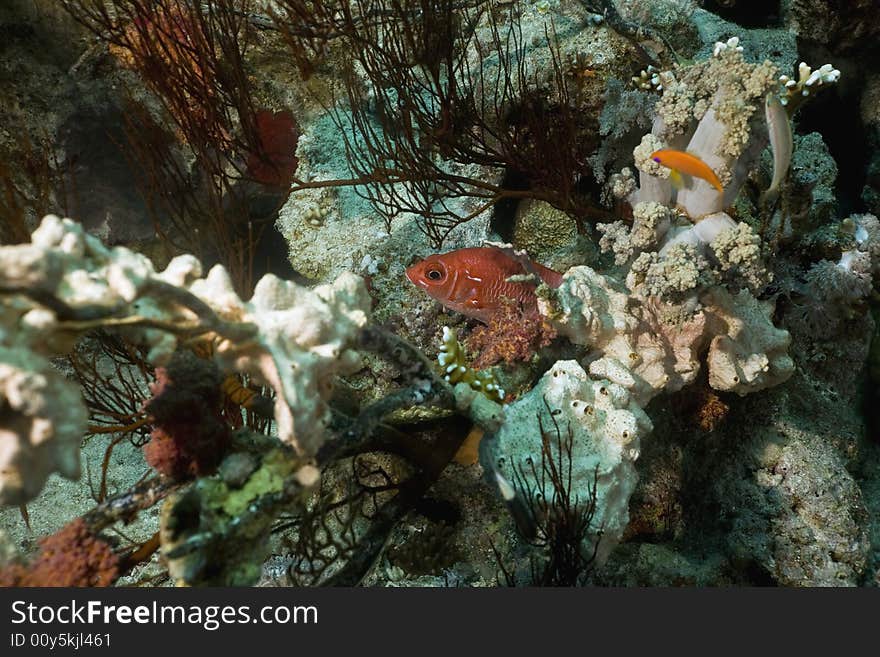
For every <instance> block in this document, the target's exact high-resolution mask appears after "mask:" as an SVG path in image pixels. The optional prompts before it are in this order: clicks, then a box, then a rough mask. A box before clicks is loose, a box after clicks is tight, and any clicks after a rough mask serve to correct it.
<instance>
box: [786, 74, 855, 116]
mask: <svg viewBox="0 0 880 657" xmlns="http://www.w3.org/2000/svg"><path fill="white" fill-rule="evenodd" d="M838 80H840V71H838V70H837V69H836V68H834V67H833V66H832V65H831V64H823V65H822V66H820V67H819V68H818V69H816V70H815V71H814V70H813V69H812V68H811V67H810V66H809V65H808V64H807V63H806V62H801V63H800V64H799V65H798V79H797V80H793V79H791V78H790V77H788V76H787V75H780V76H779V84H781V85H782V87H783V89H784V92H783V95H782V97H781V98H780V101H781V102H782V104H783V105H786V106H788V107H789V112H793V111H794V109H795V107H796V106H797V105H798V104H800V102H801V101H802V100H803V99H804V98H806V97H807V96H809V95H810V94H811V93H814V92H815V90H816V89H818V88H819V87H822V86H823V85H829V84H834V83H836V82H837V81H838Z"/></svg>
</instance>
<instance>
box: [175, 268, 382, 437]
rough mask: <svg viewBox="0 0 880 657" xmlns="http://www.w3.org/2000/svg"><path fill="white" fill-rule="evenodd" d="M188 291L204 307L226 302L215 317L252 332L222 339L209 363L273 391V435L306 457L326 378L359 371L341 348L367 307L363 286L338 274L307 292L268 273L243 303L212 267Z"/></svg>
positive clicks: (322, 413)
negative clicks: (250, 327) (218, 300)
mask: <svg viewBox="0 0 880 657" xmlns="http://www.w3.org/2000/svg"><path fill="white" fill-rule="evenodd" d="M190 289H191V291H192V292H193V293H194V294H195V295H196V296H197V297H199V298H201V299H204V300H205V301H206V302H208V303H209V305H210V299H211V298H226V299H227V303H226V304H224V305H225V307H224V308H223V312H221V313H220V315H221V317H224V316H230V317H235V318H236V320H237V321H239V322H245V323H249V324H253V325H254V326H255V327H256V328H257V331H256V334H255V335H254V337H253V338H251V339H250V340H244V341H241V340H236V339H232V338H224V339H221V340H220V341H219V342H218V343H217V344H216V346H215V348H214V359H215V360H216V361H218V363H219V365H220V366H221V368H226V369H234V370H235V371H237V372H243V373H247V374H249V375H251V376H253V377H255V379H256V380H258V381H260V382H263V383H265V384H266V385H268V386H270V387H271V388H272V389H273V390H274V391H275V393H276V398H275V422H276V423H277V427H276V430H277V432H278V437H279V438H281V440H283V441H284V442H287V443H289V444H291V445H293V446H294V447H295V448H297V449H298V450H299V451H301V452H305V453H306V454H313V453H314V452H315V451H316V450H317V448H318V447H319V446H320V445H321V443H322V442H323V440H324V431H323V429H324V424H325V421H326V420H327V415H328V412H329V411H328V408H327V405H326V400H328V399H329V397H330V394H331V392H332V383H333V377H334V376H336V375H337V374H348V373H350V372H352V371H354V370H356V369H357V368H358V367H359V365H360V361H359V358H358V356H357V354H356V353H355V352H354V351H353V350H351V349H349V348H348V347H349V345H350V344H351V343H352V342H353V341H354V339H355V336H356V335H357V331H358V329H360V328H361V327H363V326H364V325H365V324H366V320H367V315H366V309H367V308H369V305H370V303H369V297H368V295H367V292H366V289H365V287H364V283H363V280H362V279H361V278H360V277H358V276H355V275H354V274H350V273H343V274H341V275H340V276H339V277H338V278H337V279H336V281H335V282H334V283H332V284H330V285H320V286H318V287H316V288H314V289H309V288H306V287H303V286H300V285H297V284H296V283H292V282H290V281H285V280H281V279H280V278H278V277H277V276H274V275H272V274H267V275H265V276H264V277H263V278H261V279H260V280H259V281H258V282H257V285H256V287H255V288H254V294H253V296H252V297H251V299H250V300H249V301H247V302H244V301H241V300H240V299H238V297H237V296H236V295H235V291H234V290H233V288H232V282H231V280H230V279H229V276H228V275H227V274H226V271H225V270H224V269H223V268H222V267H214V268H212V269H211V271H210V272H209V273H208V276H207V278H205V279H199V280H197V281H194V282H193V284H192V286H191V287H190Z"/></svg>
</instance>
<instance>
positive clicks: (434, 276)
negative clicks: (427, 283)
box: [425, 269, 443, 281]
mask: <svg viewBox="0 0 880 657" xmlns="http://www.w3.org/2000/svg"><path fill="white" fill-rule="evenodd" d="M425 276H427V277H428V278H430V279H431V280H432V281H439V280H440V279H441V278H443V272H442V271H440V270H439V269H429V270H428V271H427V272H425Z"/></svg>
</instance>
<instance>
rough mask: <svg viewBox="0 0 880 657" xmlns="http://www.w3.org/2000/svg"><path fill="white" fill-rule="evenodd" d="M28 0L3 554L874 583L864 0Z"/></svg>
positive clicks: (248, 574)
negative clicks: (54, 0) (494, 261)
mask: <svg viewBox="0 0 880 657" xmlns="http://www.w3.org/2000/svg"><path fill="white" fill-rule="evenodd" d="M38 4H39V5H40V7H43V9H40V10H35V9H33V8H30V7H29V3H25V2H20V1H18V0H16V2H14V3H7V5H5V6H4V7H3V8H0V33H2V34H3V35H4V37H9V38H8V39H5V40H4V43H2V44H0V52H2V53H3V54H4V55H6V57H0V60H3V61H5V62H7V63H0V82H2V84H0V100H3V101H7V102H2V103H0V118H2V119H3V121H2V123H3V124H4V125H5V126H6V128H5V129H0V218H2V221H0V223H2V224H3V225H2V226H0V241H2V244H0V445H2V449H0V503H2V504H3V505H6V506H7V507H8V508H6V509H0V524H2V525H3V527H2V529H3V531H2V532H0V534H2V535H0V539H2V541H0V543H2V542H3V541H6V540H7V539H6V538H5V537H6V536H8V537H9V539H8V540H9V541H10V542H11V543H14V544H15V545H16V550H10V549H7V546H4V545H0V552H2V554H0V556H2V560H3V562H5V563H7V567H6V568H5V569H4V570H3V571H0V581H2V582H3V583H8V584H12V585H31V584H42V583H50V582H54V583H65V584H72V585H89V586H91V585H108V584H113V583H116V584H118V585H129V584H134V585H137V584H144V583H148V584H157V583H161V584H176V585H183V586H203V585H212V586H217V585H220V586H229V585H236V586H238V585H253V584H255V583H259V584H261V585H263V584H266V585H338V586H355V585H367V586H414V585H432V586H438V585H439V586H452V585H456V586H457V585H462V586H487V585H490V586H491V585H498V584H504V583H507V584H510V585H523V584H531V585H539V586H569V585H588V584H600V585H602V584H617V585H619V584H625V585H645V584H649V585H666V586H668V585H700V586H702V585H741V584H742V585H756V584H759V585H769V584H781V585H786V586H803V585H811V586H816V585H822V586H825V585H834V586H842V585H846V586H850V585H866V584H872V583H877V582H878V581H880V580H878V569H880V547H878V545H880V543H878V541H880V501H878V499H880V498H878V497H877V492H878V490H880V484H878V479H877V477H878V473H880V465H878V464H880V448H878V446H877V445H876V444H875V443H876V441H873V440H872V438H873V435H874V434H875V433H876V426H877V424H876V423H877V413H876V410H875V409H874V408H873V406H872V405H875V404H874V402H876V400H877V381H878V380H880V375H878V371H877V370H878V368H877V367H876V365H877V362H880V357H878V354H880V346H878V345H880V338H878V333H877V327H876V322H875V319H874V318H875V316H876V313H877V309H876V308H875V306H876V303H877V299H878V295H877V294H876V289H875V279H876V276H877V274H878V273H880V239H878V238H880V221H878V219H877V218H876V217H877V209H878V207H880V205H878V201H877V199H878V198H880V191H878V190H880V182H878V181H880V178H878V176H877V175H876V174H877V171H878V170H880V168H878V162H880V158H878V156H876V154H875V152H874V151H876V150H877V148H875V147H876V146H878V145H880V120H878V112H877V109H876V106H877V103H876V102H875V101H876V99H877V98H878V89H880V84H878V76H877V73H876V72H875V71H872V70H870V67H869V66H865V63H864V62H865V61H868V60H867V58H868V56H873V54H874V51H875V50H876V47H875V45H873V44H872V43H870V40H869V39H868V38H867V37H869V36H870V35H871V34H874V33H875V32H876V29H875V28H873V27H872V22H871V18H872V17H876V11H875V7H873V5H872V6H869V5H870V4H871V3H865V2H862V1H861V0H860V1H857V2H853V3H850V4H849V5H847V6H846V7H844V6H843V4H841V3H839V2H834V1H831V0H787V1H786V2H784V3H769V4H767V5H766V6H765V5H762V6H758V5H757V4H755V3H748V2H739V1H736V0H733V1H730V2H696V1H695V0H650V1H645V2H641V1H636V0H613V1H612V0H590V1H588V2H584V1H580V0H553V1H549V2H548V1H545V0H542V1H540V2H532V1H521V2H509V1H507V0H505V1H503V2H490V3H485V2H471V0H464V2H461V1H460V0H439V1H436V2H416V3H406V2H404V3H401V2H396V1H393V0H353V1H352V2H343V3H320V2H312V1H311V0H276V1H274V2H271V3H250V2H240V1H239V0H218V1H217V2H212V3H201V2H195V1H194V0H159V1H158V2H155V3H149V2H144V0H132V1H129V0H125V1H123V0H64V2H63V3H59V6H61V7H63V10H60V9H59V10H58V11H57V12H56V11H54V10H51V9H48V7H49V5H51V3H42V2H41V3H38ZM41 11H45V12H47V13H46V15H47V16H51V21H49V20H47V21H46V22H45V23H41V22H40V21H39V20H38V18H39V16H40V12H41ZM875 22H876V21H875ZM22 27H23V28H26V29H20V28H22ZM733 35H736V36H733ZM41 42H46V43H47V44H49V45H47V46H46V48H45V49H43V50H41V48H40V44H41ZM83 47H85V50H83ZM16 59H21V60H22V65H21V71H22V72H23V73H22V74H21V75H19V73H18V72H17V70H18V69H16V67H13V66H11V65H10V64H9V63H8V62H9V61H15V60H16ZM808 62H810V63H813V65H811V64H810V63H808ZM825 62H827V63H825ZM820 64H821V65H820ZM136 192H140V193H136ZM282 206H283V207H282ZM48 213H52V214H48ZM56 214H64V215H69V216H71V217H75V218H76V219H78V220H80V221H81V222H82V223H77V222H76V221H74V220H72V219H60V218H59V217H58V216H55V215H56ZM41 217H42V219H41ZM273 223H274V224H275V225H276V226H277V231H273V228H272V224H273ZM272 233H275V234H276V236H277V237H281V236H282V234H283V238H284V241H283V242H282V241H281V240H276V242H275V244H274V246H275V249H274V251H273V250H272V249H271V248H270V247H271V246H272V244H269V243H268V242H266V241H264V240H263V239H262V238H263V237H265V236H266V235H269V234H272ZM502 242H510V243H512V244H506V243H502ZM108 245H119V246H115V247H112V248H111V246H108ZM487 245H488V246H489V247H491V249H494V251H492V253H494V254H495V256H498V255H499V254H502V255H503V256H504V258H512V259H513V260H514V262H513V263H512V264H513V265H515V266H510V267H495V268H491V269H489V268H485V267H483V268H471V267H467V268H463V267H461V268H457V267H446V264H448V263H449V262H458V263H459V264H460V263H461V262H462V261H463V260H464V259H465V252H467V253H469V254H473V255H474V257H475V258H476V261H477V262H480V263H483V264H485V260H486V255H487V252H489V251H490V250H491V249H487V248H486V247H487ZM480 247H482V248H480ZM441 248H442V253H438V252H439V251H440V249H441ZM498 249H500V251H498ZM527 253H528V254H529V255H527ZM188 254H194V255H188ZM278 256H280V257H278ZM530 258H534V260H531V259H530ZM450 259H451V260H450ZM438 262H443V263H445V264H444V269H443V270H442V271H441V270H440V269H437V270H436V271H434V270H432V269H431V267H432V266H434V265H435V264H436V263H438ZM538 262H541V263H544V264H545V265H546V266H547V267H552V268H553V269H552V270H549V269H543V268H539V267H538V265H537V264H536V263H538ZM214 263H218V264H217V265H216V266H214ZM203 270H204V271H203ZM266 271H271V272H274V275H273V274H267V275H265V276H263V273H264V272H266ZM538 271H540V272H542V275H541V276H540V277H539V276H538ZM351 272H354V273H351ZM557 272H558V273H557ZM357 274H360V275H361V276H358V275H357ZM436 274H440V275H441V278H437V277H436V276H435V275H436ZM544 274H547V276H544ZM429 278H430V279H431V280H434V281H436V284H437V287H432V286H431V285H430V284H428V283H427V279H429ZM538 278H542V279H543V282H542V281H539V280H538ZM285 279H286V280H285ZM407 279H409V281H410V282H412V283H415V285H410V284H408V282H407ZM512 290H517V300H519V301H520V302H522V303H521V307H520V305H517V304H516V303H508V302H507V301H505V298H509V297H511V291H512ZM426 292H427V294H426ZM519 292H522V294H519ZM432 297H433V298H434V299H437V300H438V301H440V304H438V303H436V302H435V301H432V300H431V298H432ZM475 320H477V321H479V322H481V325H476V324H475ZM458 336H462V339H461V341H459V337H458ZM59 357H60V358H59ZM866 361H867V362H868V364H869V365H870V367H868V368H867V369H866V367H865V365H866ZM150 395H152V398H151V399H149V400H148V401H145V398H147V397H150ZM81 460H82V463H80V461H81ZM148 466H149V467H148ZM80 470H82V471H83V472H84V473H86V475H87V476H84V477H82V478H81V479H79V473H80ZM53 473H57V474H59V475H61V476H56V477H53V476H52V475H53ZM95 473H100V474H99V477H95ZM65 478H67V479H65ZM70 480H73V481H70ZM41 491H43V492H42V493H41ZM76 516H79V517H77V518H76V519H73V520H72V521H71V519H72V518H74V517H76ZM123 525H125V527H123ZM59 528H60V531H59ZM32 530H33V531H32ZM40 535H42V536H47V538H45V539H44V540H43V541H42V544H41V545H38V544H37V536H40ZM111 535H112V536H113V539H112V542H111V541H110V540H109V538H104V537H110V536H111ZM62 543H63V545H62ZM14 552H18V553H19V554H13V553H14ZM62 571H63V572H62Z"/></svg>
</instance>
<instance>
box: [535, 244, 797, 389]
mask: <svg viewBox="0 0 880 657" xmlns="http://www.w3.org/2000/svg"><path fill="white" fill-rule="evenodd" d="M652 254H653V255H655V256H656V253H653V252H652ZM556 297H557V304H558V308H556V309H555V312H554V310H553V309H549V308H547V309H545V311H546V312H547V314H548V315H549V316H550V317H551V320H552V321H553V324H554V326H555V327H556V329H557V331H558V332H559V333H560V335H565V336H567V337H568V338H569V339H570V340H571V341H572V342H574V343H575V344H582V345H586V346H588V347H589V348H590V350H591V357H592V361H591V363H590V367H589V371H590V374H592V375H593V376H595V377H598V378H606V379H609V380H611V381H613V382H614V383H617V384H618V385H620V386H622V387H624V388H626V389H627V390H628V391H629V392H630V394H631V395H632V399H633V400H635V401H636V402H637V403H639V404H640V405H642V406H644V405H645V404H647V403H648V401H650V399H652V398H653V397H654V396H656V395H657V394H659V393H660V392H674V391H676V390H680V389H681V388H682V387H684V386H685V385H687V384H689V383H691V382H693V381H694V379H695V378H696V377H697V374H698V373H699V371H700V368H701V360H702V359H703V358H704V357H705V359H706V360H705V362H706V365H707V366H708V369H709V382H710V384H711V385H712V386H713V387H717V388H718V389H720V390H730V391H734V392H737V393H739V394H746V393H748V392H753V391H756V390H760V389H762V388H764V387H768V386H771V385H776V384H778V383H781V382H782V381H784V380H786V379H787V378H788V377H789V376H790V375H791V373H792V371H793V364H792V362H791V359H790V358H789V357H788V354H787V348H788V344H789V335H788V332H787V331H784V330H780V329H777V328H775V327H774V326H773V323H772V321H771V316H772V303H769V302H759V301H757V300H756V299H755V298H754V296H752V295H751V293H749V292H748V291H745V290H744V291H742V292H741V293H740V294H738V295H731V294H730V293H728V292H727V291H726V290H725V289H724V288H722V287H717V286H716V287H709V288H707V289H705V290H702V291H701V292H699V293H698V295H696V296H695V297H694V298H693V299H692V304H691V305H690V306H686V308H688V309H689V311H688V312H681V311H682V307H680V306H671V305H669V304H667V303H664V302H662V301H660V300H658V299H654V298H644V297H641V296H639V295H635V296H631V295H629V294H627V293H626V292H623V291H621V290H619V289H618V288H617V286H616V285H615V283H614V282H613V281H612V280H610V279H608V278H607V277H605V276H602V275H601V274H598V273H596V272H595V271H593V270H592V269H590V268H589V267H573V268H572V269H569V270H568V271H567V272H566V273H565V275H564V276H563V280H562V285H561V286H560V287H559V289H558V290H557V291H556ZM676 310H678V311H679V312H678V313H676V312H675V311H676Z"/></svg>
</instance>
